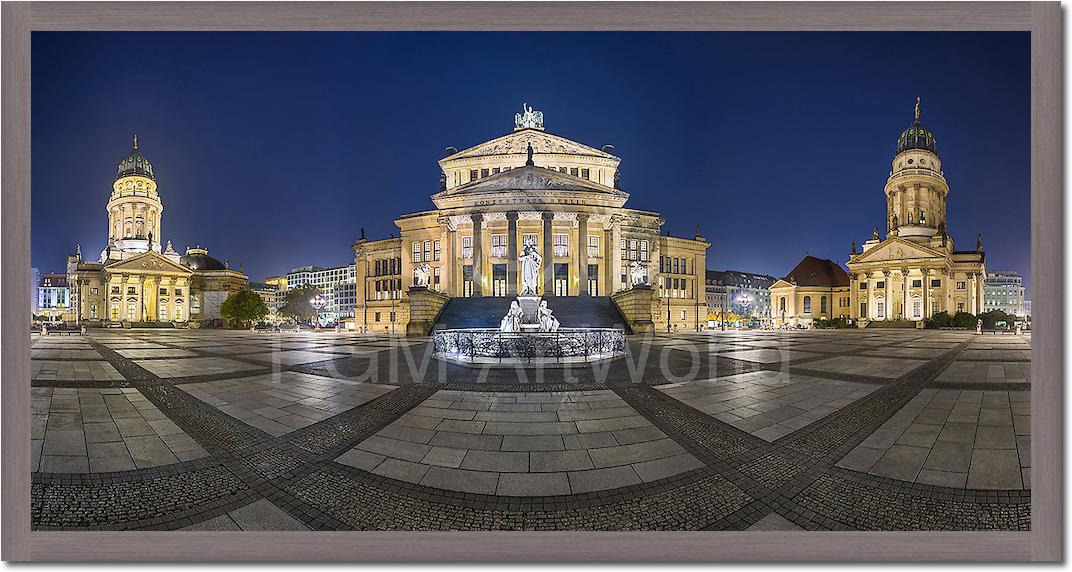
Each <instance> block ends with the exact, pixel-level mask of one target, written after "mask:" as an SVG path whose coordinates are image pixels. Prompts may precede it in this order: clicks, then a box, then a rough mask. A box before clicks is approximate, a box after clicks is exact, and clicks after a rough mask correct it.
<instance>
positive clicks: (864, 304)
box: [860, 302, 867, 318]
mask: <svg viewBox="0 0 1072 572" xmlns="http://www.w3.org/2000/svg"><path fill="white" fill-rule="evenodd" d="M860 318H867V302H860Z"/></svg>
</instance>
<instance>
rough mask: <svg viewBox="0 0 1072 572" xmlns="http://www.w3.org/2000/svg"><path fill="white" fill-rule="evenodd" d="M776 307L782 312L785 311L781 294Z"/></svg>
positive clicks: (783, 297) (783, 298)
mask: <svg viewBox="0 0 1072 572" xmlns="http://www.w3.org/2000/svg"><path fill="white" fill-rule="evenodd" d="M778 309H779V310H781V312H782V313H783V314H784V313H785V296H782V299H781V300H779V301H778Z"/></svg>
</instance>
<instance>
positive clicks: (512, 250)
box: [506, 211, 517, 297]
mask: <svg viewBox="0 0 1072 572" xmlns="http://www.w3.org/2000/svg"><path fill="white" fill-rule="evenodd" d="M506 295H507V296H510V297H514V296H517V211H510V212H508V213H506Z"/></svg>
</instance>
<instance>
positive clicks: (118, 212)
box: [67, 135, 249, 326]
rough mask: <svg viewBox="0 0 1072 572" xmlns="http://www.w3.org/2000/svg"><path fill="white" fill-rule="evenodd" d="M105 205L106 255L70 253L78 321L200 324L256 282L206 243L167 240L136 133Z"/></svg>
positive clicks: (69, 270) (157, 197)
mask: <svg viewBox="0 0 1072 572" xmlns="http://www.w3.org/2000/svg"><path fill="white" fill-rule="evenodd" d="M105 210H106V212H107V213H108V240H107V243H106V245H105V247H104V248H103V249H102V250H101V251H100V256H99V257H98V258H97V259H96V260H87V259H84V258H83V257H82V248H81V246H80V245H79V246H77V247H76V248H75V253H74V254H73V255H71V256H68V257H67V283H68V285H69V288H70V289H71V303H72V313H73V314H74V316H75V319H76V321H78V322H79V323H84V324H86V325H90V326H93V325H106V324H109V323H122V324H145V323H153V322H156V323H160V324H175V325H191V324H197V325H200V324H201V323H202V322H204V321H206V320H216V319H219V318H220V315H219V307H220V305H221V304H222V303H223V300H225V299H226V298H227V295H228V294H230V293H231V292H235V291H238V290H240V289H241V288H243V287H244V286H245V285H246V284H247V283H248V282H249V277H248V276H246V275H245V274H244V273H242V272H241V271H235V270H231V269H230V267H229V265H228V264H227V263H226V262H220V261H219V260H217V259H215V258H213V257H211V256H209V254H208V250H206V249H204V248H201V247H200V246H197V247H194V248H187V250H186V254H185V255H180V254H179V253H178V252H176V251H175V249H174V248H173V247H172V245H171V241H167V242H166V243H164V244H161V241H162V234H161V219H162V215H163V213H164V203H163V201H162V200H161V197H160V194H159V193H158V191H157V179H156V175H155V174H154V172H153V165H152V163H150V162H149V159H148V158H146V157H145V155H144V154H142V151H141V149H139V148H138V136H137V135H135V136H134V141H133V147H132V148H131V150H130V151H129V152H127V154H126V156H124V157H123V158H122V159H120V161H119V166H118V168H117V169H116V173H115V180H114V181H113V183H112V192H111V194H110V195H109V197H108V202H107V204H106V207H105Z"/></svg>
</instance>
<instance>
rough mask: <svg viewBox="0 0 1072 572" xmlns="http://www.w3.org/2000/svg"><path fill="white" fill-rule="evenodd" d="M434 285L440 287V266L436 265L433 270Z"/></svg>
mask: <svg viewBox="0 0 1072 572" xmlns="http://www.w3.org/2000/svg"><path fill="white" fill-rule="evenodd" d="M432 285H433V286H435V287H436V288H437V289H438V288H439V267H438V266H436V267H435V268H434V269H433V271H432Z"/></svg>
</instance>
